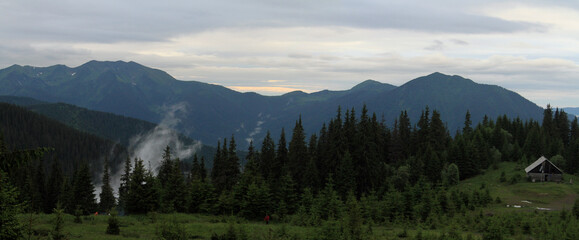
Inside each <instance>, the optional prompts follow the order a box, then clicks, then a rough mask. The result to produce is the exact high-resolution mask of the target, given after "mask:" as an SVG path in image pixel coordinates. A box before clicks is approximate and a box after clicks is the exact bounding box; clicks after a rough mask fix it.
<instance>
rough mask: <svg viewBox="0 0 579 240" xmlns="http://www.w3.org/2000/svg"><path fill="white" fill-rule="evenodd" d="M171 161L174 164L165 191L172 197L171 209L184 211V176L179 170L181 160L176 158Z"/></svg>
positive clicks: (185, 193)
mask: <svg viewBox="0 0 579 240" xmlns="http://www.w3.org/2000/svg"><path fill="white" fill-rule="evenodd" d="M173 163H174V166H173V172H172V173H171V176H170V180H169V189H166V192H165V193H167V195H168V196H170V197H171V198H172V200H171V202H172V203H173V206H172V208H173V209H175V210H176V211H177V212H185V211H186V209H187V207H186V203H187V200H186V195H187V192H186V187H185V177H184V176H183V171H182V170H181V161H180V160H179V159H178V158H177V159H174V160H173Z"/></svg>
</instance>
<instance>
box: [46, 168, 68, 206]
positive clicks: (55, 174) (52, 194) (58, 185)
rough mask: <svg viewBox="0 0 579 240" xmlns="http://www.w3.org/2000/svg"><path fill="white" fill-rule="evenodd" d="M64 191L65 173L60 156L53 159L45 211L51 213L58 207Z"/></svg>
mask: <svg viewBox="0 0 579 240" xmlns="http://www.w3.org/2000/svg"><path fill="white" fill-rule="evenodd" d="M63 191H64V175H63V173H62V168H61V166H60V161H59V160H58V158H56V157H55V158H54V159H52V164H51V173H50V177H49V179H48V185H47V191H46V194H47V195H46V199H45V202H46V205H45V206H44V213H50V212H51V211H52V209H54V208H55V207H56V204H57V203H58V202H59V201H62V195H63Z"/></svg>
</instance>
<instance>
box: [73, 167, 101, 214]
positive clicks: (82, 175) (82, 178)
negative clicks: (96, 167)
mask: <svg viewBox="0 0 579 240" xmlns="http://www.w3.org/2000/svg"><path fill="white" fill-rule="evenodd" d="M72 186H73V199H74V204H73V205H72V206H69V210H72V209H76V207H77V206H79V207H80V209H81V211H82V212H83V214H89V213H91V212H94V211H95V210H96V207H97V204H96V200H95V194H94V192H95V188H94V185H93V182H92V177H91V174H90V169H89V166H88V164H87V163H86V162H83V163H81V165H80V167H79V168H78V169H77V170H76V171H75V174H74V178H73V185H72Z"/></svg>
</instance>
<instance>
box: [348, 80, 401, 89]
mask: <svg viewBox="0 0 579 240" xmlns="http://www.w3.org/2000/svg"><path fill="white" fill-rule="evenodd" d="M394 88H396V86H394V85H391V84H387V83H381V82H378V81H376V80H372V79H368V80H366V81H363V82H361V83H360V84H358V85H356V86H354V87H353V88H352V89H351V90H352V91H366V90H371V91H374V90H391V89H394Z"/></svg>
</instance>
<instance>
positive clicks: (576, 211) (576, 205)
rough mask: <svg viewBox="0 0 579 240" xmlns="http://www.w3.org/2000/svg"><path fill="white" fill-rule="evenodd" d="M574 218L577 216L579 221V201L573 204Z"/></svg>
mask: <svg viewBox="0 0 579 240" xmlns="http://www.w3.org/2000/svg"><path fill="white" fill-rule="evenodd" d="M572 212H573V216H575V218H577V219H579V199H577V200H575V203H574V204H573V210H572Z"/></svg>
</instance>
